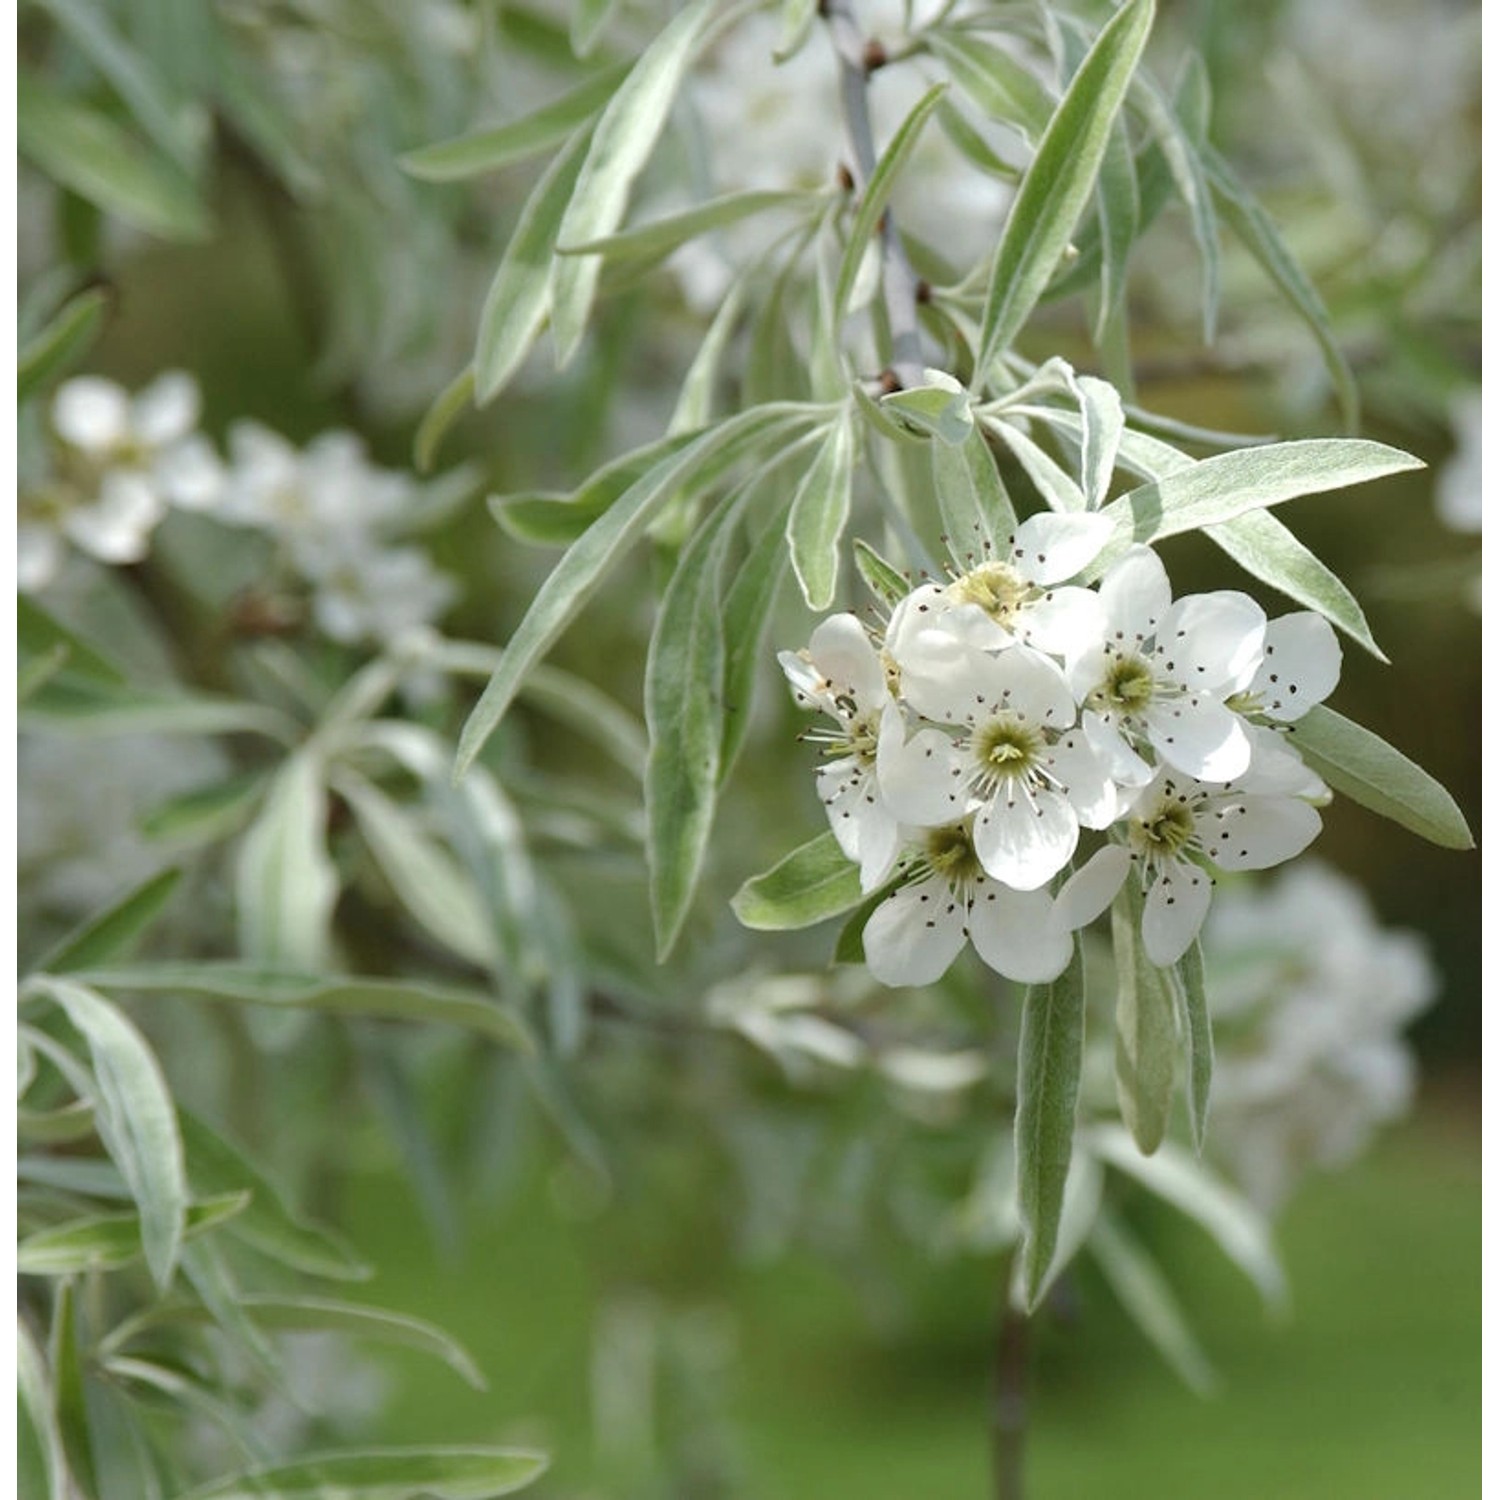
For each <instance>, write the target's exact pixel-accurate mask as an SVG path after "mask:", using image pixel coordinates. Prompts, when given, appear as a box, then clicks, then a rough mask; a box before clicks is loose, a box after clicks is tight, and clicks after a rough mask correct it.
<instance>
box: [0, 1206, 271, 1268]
mask: <svg viewBox="0 0 1500 1500" xmlns="http://www.w3.org/2000/svg"><path fill="white" fill-rule="evenodd" d="M249 1201H250V1195H249V1194H248V1193H232V1194H230V1195H229V1196H227V1197H223V1198H207V1199H205V1200H204V1201H203V1202H202V1203H194V1204H191V1205H189V1207H188V1211H187V1219H186V1221H185V1223H184V1225H183V1232H182V1237H183V1239H184V1240H189V1239H192V1238H193V1237H194V1236H195V1235H200V1234H206V1233H207V1232H208V1231H209V1230H210V1229H215V1228H217V1227H218V1226H219V1225H220V1224H223V1223H225V1222H226V1221H228V1220H229V1219H232V1218H233V1217H234V1215H235V1214H237V1213H239V1212H240V1210H241V1209H243V1208H244V1206H245V1205H246V1204H247V1203H248V1202H249ZM144 1253H145V1247H144V1244H143V1243H142V1239H141V1221H140V1217H139V1216H138V1215H136V1214H97V1215H93V1216H91V1217H89V1218H83V1219H69V1220H68V1221H67V1223H65V1224H56V1225H53V1226H52V1227H51V1228H48V1229H39V1230H37V1232H36V1233H35V1234H30V1235H27V1236H26V1238H25V1239H23V1240H22V1241H21V1242H20V1243H19V1244H18V1245H17V1246H16V1270H17V1271H18V1272H20V1274H21V1275H23V1276H77V1275H80V1274H81V1273H83V1272H85V1271H117V1270H119V1269H120V1268H121V1267H122V1266H128V1265H130V1263H131V1262H132V1261H136V1260H139V1259H140V1258H141V1256H142V1255H143V1254H144Z"/></svg>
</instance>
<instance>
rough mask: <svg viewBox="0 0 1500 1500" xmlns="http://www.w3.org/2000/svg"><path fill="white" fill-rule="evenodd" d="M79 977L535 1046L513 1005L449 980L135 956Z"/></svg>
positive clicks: (136, 990)
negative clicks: (135, 960)
mask: <svg viewBox="0 0 1500 1500" xmlns="http://www.w3.org/2000/svg"><path fill="white" fill-rule="evenodd" d="M79 977H80V978H81V979H86V980H87V981H88V982H89V983H90V984H92V985H94V986H95V987H96V988H98V989H101V990H119V991H123V992H126V993H130V994H151V993H165V994H172V995H184V996H186V997H188V998H189V999H193V1000H216V1001H227V1002H229V1003H231V1004H250V1005H271V1006H276V1007H278V1008H285V1009H291V1010H312V1011H322V1012H325V1013H326V1014H329V1015H338V1016H379V1017H382V1018H384V1019H386V1020H393V1021H422V1022H427V1023H430V1024H433V1025H439V1026H461V1027H463V1028H465V1029H466V1030H469V1031H476V1032H478V1033H479V1034H480V1035H482V1036H485V1037H488V1038H489V1039H490V1040H491V1041H492V1042H497V1043H499V1045H501V1046H502V1047H515V1048H518V1049H519V1050H521V1051H523V1052H530V1051H532V1050H533V1044H532V1041H531V1037H530V1035H529V1033H528V1032H527V1030H526V1027H525V1025H524V1024H523V1023H522V1021H521V1019H520V1017H518V1016H517V1015H516V1014H515V1012H514V1011H512V1010H510V1009H509V1008H508V1007H506V1006H503V1005H500V1004H498V1003H497V1002H496V1001H494V1000H492V999H490V998H489V997H488V996H486V995H483V994H480V993H477V992H475V991H471V990H460V989H457V988H455V987H453V986H449V985H437V984H427V983H422V982H419V981H416V980H401V979H363V978H359V977H355V976H342V975H332V974H297V973H291V972H287V971H285V970H280V971H278V970H274V969H258V968H256V967H254V966H253V965H250V964H234V963H201V964H194V963H178V964H169V963H163V964H132V965H131V966H130V967H129V968H112V969H93V970H89V971H88V972H87V973H86V974H82V975H80V976H79Z"/></svg>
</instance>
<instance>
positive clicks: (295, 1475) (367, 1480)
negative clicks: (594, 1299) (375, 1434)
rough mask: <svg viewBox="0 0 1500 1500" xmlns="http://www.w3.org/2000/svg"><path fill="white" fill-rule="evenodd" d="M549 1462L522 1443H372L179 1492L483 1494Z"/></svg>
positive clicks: (244, 1499)
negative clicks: (461, 1445) (408, 1445)
mask: <svg viewBox="0 0 1500 1500" xmlns="http://www.w3.org/2000/svg"><path fill="white" fill-rule="evenodd" d="M546 1467H547V1459H546V1456H545V1455H544V1454H541V1453H532V1452H529V1451H527V1450H524V1449H520V1448H370V1449H365V1450H361V1451H359V1452H349V1453H329V1454H324V1455H321V1456H319V1457H316V1458H302V1459H297V1460H295V1461H294V1462H292V1463H286V1464H276V1465H273V1466H271V1467H267V1468H258V1469H250V1470H247V1471H246V1472H245V1473H243V1474H234V1475H230V1476H229V1477H227V1478H224V1479H215V1480H213V1481H212V1482H211V1483H209V1484H205V1485H200V1486H199V1487H198V1488H197V1489H195V1490H192V1491H189V1492H188V1493H186V1494H184V1495H183V1496H182V1497H181V1500H266V1497H267V1496H275V1497H277V1500H326V1497H327V1496H328V1495H329V1494H330V1493H337V1494H338V1495H339V1497H340V1500H421V1497H424V1496H426V1497H432V1500H489V1497H490V1496H492V1495H509V1494H511V1493H513V1492H514V1491H516V1490H519V1489H524V1488H525V1487H526V1486H527V1485H528V1484H530V1483H531V1482H532V1480H534V1479H536V1478H537V1477H538V1476H539V1475H540V1474H541V1473H542V1472H543V1471H544V1470H545V1469H546Z"/></svg>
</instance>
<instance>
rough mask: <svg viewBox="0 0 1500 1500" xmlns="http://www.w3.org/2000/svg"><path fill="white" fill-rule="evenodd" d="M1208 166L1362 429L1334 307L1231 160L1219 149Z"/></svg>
mask: <svg viewBox="0 0 1500 1500" xmlns="http://www.w3.org/2000/svg"><path fill="white" fill-rule="evenodd" d="M1203 164H1204V166H1205V167H1206V168H1207V170H1208V180H1209V182H1210V184H1211V185H1212V187H1213V191H1214V192H1215V193H1216V194H1217V195H1218V199H1219V208H1220V210H1221V211H1222V213H1223V215H1224V222H1225V223H1226V224H1228V225H1229V228H1230V230H1231V231H1232V232H1233V234H1234V236H1235V238H1236V239H1238V240H1239V241H1240V243H1241V244H1243V245H1244V247H1245V248H1246V249H1247V250H1248V251H1249V252H1250V253H1251V255H1253V256H1254V257H1255V259H1256V260H1257V261H1258V262H1259V263H1260V267H1261V269H1262V270H1263V271H1264V272H1265V273H1266V275H1267V276H1268V277H1269V278H1270V279H1271V282H1272V283H1273V284H1274V285H1275V287H1276V289H1277V290H1278V291H1279V292H1280V293H1281V295H1282V296H1283V297H1285V298H1286V300H1287V301H1288V302H1289V303H1290V304H1291V305H1292V308H1293V310H1294V311H1296V312H1297V313H1298V314H1299V315H1300V316H1301V318H1302V320H1303V322H1304V323H1306V324H1307V326H1308V328H1309V330H1310V331H1311V333H1312V336H1313V338H1315V339H1316V340H1317V343H1318V348H1319V349H1320V350H1321V351H1322V354H1323V362H1324V363H1325V364H1326V365H1327V366H1328V374H1329V377H1330V378H1331V379H1332V381H1333V389H1334V392H1335V394H1336V395H1337V397H1338V401H1339V409H1340V411H1341V413H1342V415H1343V418H1344V430H1345V431H1346V432H1357V431H1358V430H1359V387H1358V385H1357V384H1356V383H1355V380H1354V372H1353V370H1351V369H1350V368H1349V361H1348V359H1347V358H1345V355H1344V351H1343V350H1342V349H1341V348H1340V347H1339V342H1338V336H1337V335H1336V334H1335V332H1334V328H1333V320H1332V319H1331V318H1330V317H1329V316H1328V309H1327V307H1326V306H1325V305H1324V303H1323V299H1322V297H1321V296H1319V295H1318V289H1317V288H1316V287H1315V286H1314V285H1313V284H1312V282H1311V281H1310V280H1309V279H1308V276H1307V273H1306V272H1305V271H1304V270H1303V269H1302V267H1301V266H1300V265H1298V263H1297V260H1296V257H1295V256H1293V254H1292V252H1291V251H1290V250H1289V249H1288V248H1287V245H1286V242H1285V241H1284V240H1283V239H1282V237H1281V232H1280V231H1279V230H1278V229H1277V227H1276V224H1275V222H1274V220H1272V218H1271V216H1270V215H1269V214H1268V213H1267V212H1266V211H1265V209H1263V208H1262V207H1261V206H1260V204H1259V203H1257V202H1256V200H1255V198H1254V197H1253V196H1252V195H1251V193H1250V192H1249V190H1248V189H1247V188H1246V187H1245V186H1244V185H1243V183H1241V182H1240V180H1239V178H1238V177H1237V176H1236V175H1235V173H1234V170H1233V168H1231V167H1230V165H1229V163H1228V162H1226V161H1225V160H1224V159H1223V158H1222V157H1221V156H1219V155H1218V153H1217V152H1215V151H1212V150H1206V151H1204V153H1203Z"/></svg>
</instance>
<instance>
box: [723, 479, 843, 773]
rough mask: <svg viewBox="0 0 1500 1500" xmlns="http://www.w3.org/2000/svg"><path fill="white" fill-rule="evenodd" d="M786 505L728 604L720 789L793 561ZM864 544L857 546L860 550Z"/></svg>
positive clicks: (741, 735)
mask: <svg viewBox="0 0 1500 1500" xmlns="http://www.w3.org/2000/svg"><path fill="white" fill-rule="evenodd" d="M789 504H790V502H786V504H784V505H783V506H782V508H781V509H779V510H778V511H776V513H775V514H774V515H773V516H772V518H771V519H770V521H768V522H767V524H766V525H765V526H764V527H763V528H762V530H761V533H760V535H759V536H758V537H757V538H756V539H755V543H754V545H753V546H752V547H751V548H750V552H749V555H748V556H747V557H746V558H745V560H744V562H743V563H742V564H741V565H740V570H739V572H738V573H736V574H735V578H734V582H733V583H732V584H730V586H729V592H728V594H727V595H726V596H725V599H724V741H723V745H722V747H721V749H720V751H719V784H720V785H721V786H722V785H723V783H724V781H725V780H726V779H727V778H728V776H729V772H730V770H731V769H732V768H733V766H734V763H735V760H736V758H737V757H738V755H739V752H740V746H741V745H742V744H743V743H744V739H745V734H746V731H747V730H748V729H749V727H750V709H751V706H752V703H753V700H754V696H755V677H756V669H757V668H758V667H759V665H760V661H761V653H762V648H763V646H764V644H765V638H766V627H767V625H768V624H769V623H770V619H771V612H772V610H773V609H774V608H775V605H776V600H777V597H778V595H779V594H780V592H781V586H782V584H783V582H784V581H785V579H786V575H787V569H788V568H789V567H790V566H791V558H790V557H789V556H788V555H787V549H786V541H785V536H784V533H785V527H786V523H785V519H784V518H785V514H786V508H787V505H789ZM857 545H858V544H857V543H856V546H857Z"/></svg>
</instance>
